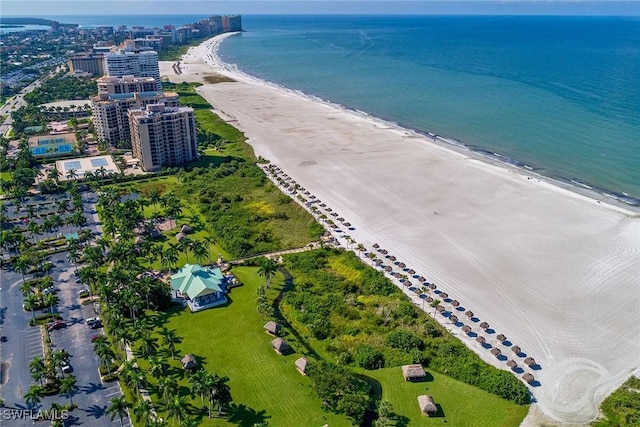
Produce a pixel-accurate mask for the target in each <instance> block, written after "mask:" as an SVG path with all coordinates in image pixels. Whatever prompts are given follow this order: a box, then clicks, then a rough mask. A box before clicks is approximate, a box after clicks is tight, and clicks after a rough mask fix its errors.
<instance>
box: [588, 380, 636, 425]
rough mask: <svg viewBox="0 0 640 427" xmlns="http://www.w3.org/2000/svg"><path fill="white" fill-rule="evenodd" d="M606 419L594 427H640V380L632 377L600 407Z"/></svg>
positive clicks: (597, 422)
mask: <svg viewBox="0 0 640 427" xmlns="http://www.w3.org/2000/svg"><path fill="white" fill-rule="evenodd" d="M600 409H602V413H603V414H604V416H605V418H604V419H601V420H598V421H596V422H595V423H594V424H593V425H594V427H623V426H638V425H640V378H637V377H634V376H632V377H630V378H629V379H628V380H627V381H625V383H624V384H622V385H621V386H620V387H619V388H618V389H617V390H616V391H614V392H613V393H612V394H611V395H609V396H608V397H607V398H606V399H605V400H604V401H603V402H602V404H601V405H600Z"/></svg>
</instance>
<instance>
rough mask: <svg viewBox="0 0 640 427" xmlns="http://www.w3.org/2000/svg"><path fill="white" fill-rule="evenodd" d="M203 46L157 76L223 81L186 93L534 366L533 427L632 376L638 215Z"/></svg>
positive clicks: (582, 411) (636, 346)
mask: <svg viewBox="0 0 640 427" xmlns="http://www.w3.org/2000/svg"><path fill="white" fill-rule="evenodd" d="M210 48H211V41H208V42H205V43H203V44H202V45H201V46H199V47H196V48H192V49H190V51H189V54H188V55H186V56H185V59H184V61H183V63H182V64H181V68H182V72H183V74H181V75H178V76H176V75H175V74H174V72H173V71H172V70H171V63H168V64H163V66H162V70H161V72H162V73H163V75H167V76H169V77H170V78H172V79H175V81H177V82H180V81H199V80H201V79H202V78H203V76H205V75H207V74H211V73H212V72H221V73H223V74H225V75H229V76H234V78H235V79H236V80H237V82H234V83H219V84H213V85H205V86H202V87H201V88H200V89H199V92H200V93H201V94H202V95H203V96H204V97H205V98H207V100H208V101H209V102H210V103H211V104H212V105H213V106H214V107H215V108H216V109H217V110H219V111H221V112H223V113H224V116H226V118H227V119H229V120H232V121H233V124H234V126H237V127H239V128H240V129H242V130H243V131H244V132H245V133H246V135H247V136H248V137H249V143H250V144H251V145H252V146H253V147H254V149H255V151H256V154H257V155H262V156H263V157H265V158H268V159H270V160H271V161H272V162H273V163H274V164H276V165H278V166H280V167H281V168H282V169H283V170H285V171H286V172H287V173H288V174H289V175H291V176H292V177H294V178H295V180H296V181H297V182H298V183H299V184H301V185H302V186H304V187H305V188H306V189H308V190H309V191H310V192H311V193H313V194H315V195H316V196H318V197H319V198H320V199H321V200H322V201H324V202H325V203H327V205H329V206H331V207H332V208H333V209H334V210H335V211H336V212H338V213H339V214H340V216H343V217H345V218H346V219H347V220H348V221H350V222H351V223H352V224H353V225H354V226H355V228H356V229H355V230H354V231H352V232H350V235H351V236H352V237H353V238H355V240H356V241H358V242H361V243H363V244H365V245H367V246H369V247H370V246H371V245H372V244H373V243H374V242H378V243H380V244H381V245H382V246H383V247H385V248H387V249H388V250H389V252H390V253H392V254H394V255H396V256H397V257H398V259H399V260H402V261H404V262H405V263H407V265H408V266H410V267H412V268H414V269H415V270H416V271H417V272H418V274H421V275H424V276H425V277H427V279H428V280H429V281H433V282H435V283H437V284H438V285H439V287H441V288H442V289H444V290H445V291H446V292H448V293H449V295H450V296H451V297H453V298H456V299H457V300H459V301H460V302H461V303H462V305H463V306H465V307H466V308H468V309H471V310H473V312H474V313H475V314H476V316H477V317H479V318H480V319H481V320H483V321H487V322H489V324H490V325H491V326H492V327H493V329H495V331H496V333H498V334H499V333H503V334H505V335H506V336H507V337H508V339H509V341H510V342H511V343H513V344H517V345H519V346H520V347H522V349H523V351H524V352H525V353H526V354H527V355H530V356H532V357H534V358H535V359H536V361H537V362H538V363H539V365H540V369H537V370H531V369H529V368H527V367H525V372H531V373H533V374H534V376H535V378H536V380H538V381H539V385H537V386H535V387H531V391H532V393H533V395H534V397H535V399H536V400H537V408H535V411H534V412H536V415H535V417H534V418H535V420H538V419H539V418H540V417H541V415H540V414H539V412H540V411H541V412H543V413H544V414H546V415H548V416H550V417H552V418H554V419H556V420H559V421H563V422H571V423H576V424H579V423H586V422H588V421H590V420H592V419H594V418H595V417H596V416H597V413H598V410H597V407H598V404H599V402H601V401H602V399H603V398H604V397H605V396H606V395H607V394H609V393H610V392H611V391H613V390H614V389H615V388H616V387H617V386H618V385H620V384H621V383H622V382H623V381H624V380H625V379H626V378H627V377H628V376H629V375H630V374H631V372H632V371H633V370H634V368H637V367H638V366H640V363H639V362H640V321H639V319H640V283H639V277H640V219H639V218H638V215H637V213H634V212H631V211H627V210H624V209H620V208H616V207H613V206H610V205H606V204H604V203H599V202H597V201H595V200H593V199H589V198H587V197H584V196H581V195H577V194H574V193H571V192H568V191H566V190H563V189H560V188H558V187H556V186H554V185H551V184H549V183H547V182H545V181H544V180H541V179H538V178H537V177H535V176H527V175H526V174H525V173H524V172H522V171H518V170H515V169H512V168H508V167H504V166H495V165H490V164H488V163H486V162H484V161H480V160H478V158H476V157H475V156H472V155H471V154H470V153H460V152H456V151H452V150H450V149H446V148H442V147H440V146H438V145H435V144H433V143H432V142H431V141H430V140H429V139H428V138H423V137H416V136H415V135H412V134H410V133H407V132H405V131H404V130H401V129H397V128H393V127H391V126H388V125H385V124H384V123H382V122H380V121H375V120H371V119H370V118H366V117H362V116H359V115H357V114H353V113H350V112H347V111H344V110H342V109H341V108H339V107H335V106H331V105H327V104H322V103H319V102H313V101H310V100H309V99H307V98H305V97H302V96H300V95H298V94H295V93H291V92H289V91H285V90H282V89H278V88H275V87H273V86H272V85H268V84H264V83H262V82H257V81H254V80H251V79H247V78H245V77H244V76H242V75H239V74H237V73H232V72H231V71H229V70H224V69H223V67H222V66H220V65H219V64H217V63H215V62H214V61H215V58H213V57H211V56H209V55H210V51H209V49H210ZM204 60H207V61H209V62H211V63H210V64H207V63H205V61H204ZM434 212H437V214H436V213H434ZM452 329H455V332H456V334H457V335H458V336H461V338H462V339H463V341H465V342H467V344H468V345H469V346H470V347H471V348H473V349H474V350H475V351H476V352H477V353H478V354H480V355H481V357H483V359H485V360H487V361H489V362H491V363H493V364H495V365H497V366H501V367H502V368H504V369H507V368H506V366H505V365H504V362H500V361H498V360H496V359H495V358H493V357H492V356H491V355H490V354H489V350H488V349H483V348H482V347H481V346H480V345H479V344H477V343H476V342H475V341H474V340H473V339H470V338H469V337H466V336H464V334H462V332H461V331H460V330H459V329H457V328H453V327H452ZM474 330H476V331H479V329H478V328H477V327H476V328H474ZM492 337H495V335H487V338H488V341H489V342H491V343H494V344H495V343H496V341H495V338H492ZM492 340H493V341H492ZM496 345H497V346H499V344H496ZM499 348H500V347H499ZM502 350H503V353H505V354H507V351H508V350H507V349H506V348H502ZM508 353H509V357H511V354H510V351H509V352H508ZM516 361H518V362H519V364H520V365H521V366H522V363H521V362H522V359H521V358H516ZM535 420H534V421H532V423H535V422H536V421H535Z"/></svg>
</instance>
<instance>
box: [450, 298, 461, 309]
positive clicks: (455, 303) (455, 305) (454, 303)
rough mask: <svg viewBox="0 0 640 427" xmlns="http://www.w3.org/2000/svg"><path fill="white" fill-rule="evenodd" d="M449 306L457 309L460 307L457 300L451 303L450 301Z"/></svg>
mask: <svg viewBox="0 0 640 427" xmlns="http://www.w3.org/2000/svg"><path fill="white" fill-rule="evenodd" d="M451 305H452V306H454V307H457V306H459V305H460V303H459V302H458V300H455V299H454V300H453V301H451Z"/></svg>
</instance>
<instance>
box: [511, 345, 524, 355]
mask: <svg viewBox="0 0 640 427" xmlns="http://www.w3.org/2000/svg"><path fill="white" fill-rule="evenodd" d="M511 351H513V352H514V353H515V354H518V353H520V352H521V351H522V349H521V348H520V347H518V346H517V345H514V346H513V347H511Z"/></svg>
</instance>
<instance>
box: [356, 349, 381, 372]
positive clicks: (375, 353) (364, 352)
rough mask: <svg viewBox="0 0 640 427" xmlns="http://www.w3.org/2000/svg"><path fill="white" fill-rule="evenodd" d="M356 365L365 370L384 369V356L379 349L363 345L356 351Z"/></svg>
mask: <svg viewBox="0 0 640 427" xmlns="http://www.w3.org/2000/svg"><path fill="white" fill-rule="evenodd" d="M355 359H356V363H357V364H358V366H360V367H363V368H365V369H380V368H384V354H382V352H381V351H380V350H378V349H377V348H373V347H371V346H370V345H367V344H363V345H361V346H359V347H358V348H357V349H356V356H355Z"/></svg>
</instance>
